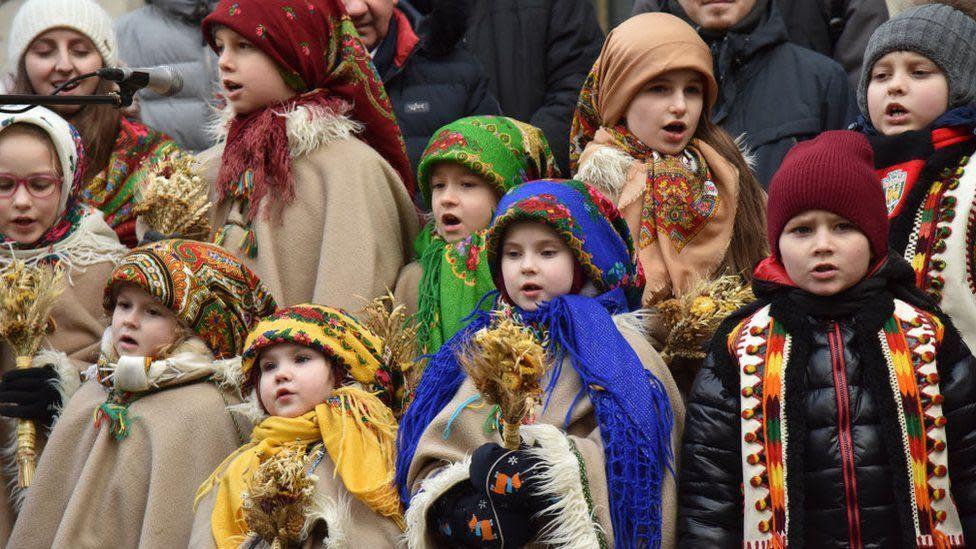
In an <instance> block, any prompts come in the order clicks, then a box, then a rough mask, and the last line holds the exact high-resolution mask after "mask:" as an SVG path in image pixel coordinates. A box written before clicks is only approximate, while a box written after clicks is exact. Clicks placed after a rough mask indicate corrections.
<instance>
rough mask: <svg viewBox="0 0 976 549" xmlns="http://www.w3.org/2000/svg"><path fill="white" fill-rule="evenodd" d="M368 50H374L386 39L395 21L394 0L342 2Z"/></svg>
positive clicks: (352, 0)
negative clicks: (391, 23) (392, 21)
mask: <svg viewBox="0 0 976 549" xmlns="http://www.w3.org/2000/svg"><path fill="white" fill-rule="evenodd" d="M342 3H343V4H344V5H345V6H346V11H347V12H349V18H350V19H352V23H353V24H354V25H356V31H358V32H359V37H360V38H361V39H362V41H363V45H364V46H366V49H368V50H373V49H374V48H376V46H378V45H379V43H380V42H381V41H382V40H383V38H385V37H386V35H387V33H388V32H389V30H390V21H391V20H392V19H393V4H394V3H395V2H394V1H393V0H342Z"/></svg>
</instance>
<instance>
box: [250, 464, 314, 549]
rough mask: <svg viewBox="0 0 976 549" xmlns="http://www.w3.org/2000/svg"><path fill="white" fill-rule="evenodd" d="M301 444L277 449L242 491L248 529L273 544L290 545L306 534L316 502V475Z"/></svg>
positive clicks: (300, 539)
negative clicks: (276, 452) (308, 518)
mask: <svg viewBox="0 0 976 549" xmlns="http://www.w3.org/2000/svg"><path fill="white" fill-rule="evenodd" d="M308 464H309V460H308V455H307V454H306V450H305V448H304V447H302V446H293V447H290V448H287V449H285V450H282V451H281V452H278V454H276V455H275V456H274V457H272V458H270V459H268V460H267V461H265V462H264V463H262V464H261V465H260V467H258V470H257V472H255V473H254V477H253V478H252V479H251V483H250V488H249V489H248V491H247V492H245V493H244V495H243V501H242V503H241V510H242V512H243V514H244V521H245V522H246V523H247V527H248V530H249V531H250V532H253V533H254V534H257V535H258V537H260V538H261V539H262V540H264V541H266V542H268V543H269V544H271V547H273V548H278V547H290V546H294V545H297V544H299V543H301V541H302V539H303V537H304V535H305V522H306V519H305V517H306V516H308V514H309V511H310V510H311V508H312V506H313V502H314V497H313V493H314V492H315V482H314V481H315V479H314V477H311V476H309V475H308V472H307V468H308Z"/></svg>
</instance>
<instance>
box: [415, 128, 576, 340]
mask: <svg viewBox="0 0 976 549" xmlns="http://www.w3.org/2000/svg"><path fill="white" fill-rule="evenodd" d="M440 162H451V163H454V164H459V165H461V166H464V167H466V168H468V169H469V170H471V171H472V172H474V173H475V174H477V175H478V176H479V177H481V178H482V179H483V180H484V181H485V182H486V183H488V184H489V185H491V186H492V187H493V188H494V189H495V191H496V192H497V193H498V195H499V196H501V195H503V194H505V193H506V192H508V191H509V190H510V189H512V188H513V187H515V186H516V185H520V184H522V183H524V182H526V181H531V180H533V179H540V178H543V177H556V176H557V175H558V173H559V169H558V168H557V167H556V163H555V160H554V159H553V156H552V151H551V150H550V149H549V141H548V140H546V136H545V134H543V133H542V130H540V129H539V128H536V127H535V126H530V125H528V124H525V123H523V122H519V121H518V120H513V119H511V118H505V117H503V116H472V117H469V118H462V119H460V120H457V121H455V122H452V123H450V124H448V125H446V126H444V127H443V128H441V129H440V130H438V132H437V133H436V134H434V137H433V138H431V140H430V144H429V145H428V146H427V150H426V151H424V155H423V156H422V157H421V159H420V167H419V168H418V177H417V179H418V181H419V182H420V192H421V193H423V196H424V200H425V201H426V203H427V204H428V205H430V196H431V194H430V174H431V171H433V168H434V166H435V165H436V164H437V163H440ZM484 250H485V238H484V230H482V231H478V232H476V233H473V234H471V235H470V236H469V237H468V238H465V239H463V240H461V241H459V242H455V243H451V244H448V243H447V242H446V241H445V240H444V239H443V238H441V237H440V236H438V235H437V233H436V231H435V229H434V221H431V222H430V223H429V224H428V225H427V226H426V227H424V230H423V231H421V233H420V234H419V235H418V236H417V240H416V241H415V242H414V251H415V252H416V255H417V258H418V259H419V261H420V266H421V268H422V270H423V274H422V275H421V278H420V288H419V292H418V294H419V298H418V303H417V314H416V316H415V318H416V320H417V327H418V328H417V338H418V340H419V341H420V346H421V349H424V351H425V352H428V353H433V352H434V351H436V350H437V349H438V348H439V347H440V346H441V345H443V344H444V342H445V341H447V340H448V339H450V338H451V336H453V335H454V333H455V332H457V331H458V330H459V329H460V328H461V327H462V326H463V323H462V320H463V319H464V318H465V317H467V316H468V315H469V314H471V311H473V310H474V308H475V307H476V306H478V304H479V303H483V302H482V299H481V298H482V297H483V296H484V295H485V293H487V292H490V291H492V290H493V289H494V287H495V286H494V282H492V279H491V273H490V272H489V271H488V266H487V264H486V263H485V253H484ZM484 306H485V307H488V308H490V307H491V303H490V302H489V303H486V304H485V305H484Z"/></svg>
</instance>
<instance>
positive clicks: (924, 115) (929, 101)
mask: <svg viewBox="0 0 976 549" xmlns="http://www.w3.org/2000/svg"><path fill="white" fill-rule="evenodd" d="M958 5H959V6H960V9H963V4H962V3H958ZM968 9H969V12H968V14H967V13H964V12H962V11H960V10H959V9H954V8H952V7H950V6H948V5H943V4H940V3H932V4H928V5H923V6H918V7H914V8H911V9H908V10H905V11H904V12H902V13H900V14H899V15H898V16H897V17H895V18H893V19H891V20H890V21H888V22H887V23H885V24H883V25H881V26H880V27H878V29H877V30H876V31H875V32H874V34H873V35H872V36H871V40H870V42H869V43H868V47H867V51H866V52H865V55H864V69H863V73H862V76H861V85H860V87H859V89H858V92H859V97H858V98H859V102H860V106H861V111H862V113H863V116H862V120H861V129H862V131H864V133H866V134H867V135H868V139H869V140H870V141H871V146H872V148H873V149H874V156H875V168H876V169H877V173H878V176H879V178H880V179H881V184H882V187H883V189H884V193H885V201H886V203H887V207H888V217H889V219H890V220H891V235H890V237H889V243H890V245H891V247H892V249H893V251H895V252H896V253H898V255H901V256H903V257H904V258H905V259H907V260H908V261H909V263H911V264H912V267H913V268H914V270H915V283H916V285H918V287H919V288H921V289H922V290H924V291H925V292H926V293H927V294H929V296H930V297H932V299H934V300H935V302H936V303H938V304H939V305H940V307H942V309H943V310H944V311H945V312H946V314H948V315H949V317H950V318H952V320H953V323H954V324H955V325H956V327H957V328H958V329H959V331H960V333H961V334H962V337H963V339H964V340H965V341H966V343H967V345H968V346H969V347H970V348H976V347H974V346H976V297H974V295H976V286H974V283H973V280H974V277H973V275H974V273H976V255H974V249H976V244H974V241H976V240H974V239H976V223H973V221H972V217H973V215H974V213H976V212H974V209H973V204H974V201H976V170H974V169H973V168H971V167H970V158H971V157H972V155H973V152H974V151H976V138H974V135H973V131H974V129H976V106H974V102H976V21H974V20H973V19H972V16H973V14H974V13H976V10H974V9H973V8H972V7H970V8H968Z"/></svg>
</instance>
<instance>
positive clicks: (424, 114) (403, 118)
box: [373, 0, 501, 170]
mask: <svg viewBox="0 0 976 549" xmlns="http://www.w3.org/2000/svg"><path fill="white" fill-rule="evenodd" d="M466 6H467V1H458V0H438V1H437V2H435V3H434V7H433V10H432V11H431V13H430V15H428V16H426V17H421V16H420V14H419V12H417V11H416V10H415V9H414V8H413V7H412V6H411V5H410V4H409V3H408V2H406V1H405V0H401V1H400V2H398V3H397V7H396V12H395V13H394V17H393V20H392V21H391V22H390V31H389V33H388V34H387V35H386V37H385V38H384V39H383V41H382V42H381V43H380V45H379V47H378V48H377V51H376V54H375V55H374V57H373V62H374V63H375V65H376V70H377V72H379V73H380V76H381V78H382V79H383V85H384V86H385V87H386V91H387V93H388V94H389V95H390V100H391V101H392V102H393V111H394V112H395V113H396V117H397V122H398V123H399V124H400V130H401V131H402V132H403V138H404V140H405V141H406V143H407V155H408V156H409V157H410V163H411V165H412V166H413V168H414V170H416V169H417V163H418V162H419V161H420V156H421V155H422V154H423V152H424V149H425V148H426V147H427V141H428V140H430V136H431V135H433V134H434V132H435V131H437V130H438V129H439V128H440V127H441V126H444V125H445V124H448V123H450V122H453V121H455V120H457V119H459V118H464V117H466V116H474V115H479V114H500V113H501V108H500V107H499V106H498V101H496V100H495V97H494V96H493V95H492V94H491V91H490V90H489V89H488V77H487V76H486V75H485V72H484V70H483V69H482V68H481V64H480V63H479V62H478V60H477V59H475V57H474V56H473V55H471V54H470V53H469V52H468V51H467V50H465V49H464V48H463V47H462V46H461V44H460V42H461V40H462V38H463V37H464V29H465V28H466V23H467V17H468V9H467V7H466ZM414 36H415V37H416V38H414ZM417 39H419V41H417Z"/></svg>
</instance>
